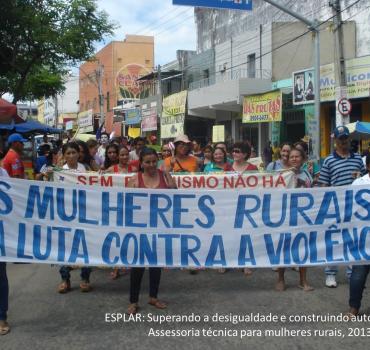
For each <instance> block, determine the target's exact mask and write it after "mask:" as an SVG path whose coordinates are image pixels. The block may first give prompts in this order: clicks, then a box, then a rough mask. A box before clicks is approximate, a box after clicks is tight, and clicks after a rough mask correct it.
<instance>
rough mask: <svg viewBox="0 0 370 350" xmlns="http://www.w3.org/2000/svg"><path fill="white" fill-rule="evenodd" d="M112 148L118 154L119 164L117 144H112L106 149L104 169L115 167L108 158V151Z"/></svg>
mask: <svg viewBox="0 0 370 350" xmlns="http://www.w3.org/2000/svg"><path fill="white" fill-rule="evenodd" d="M110 148H114V149H115V150H116V153H117V163H118V152H119V150H118V146H117V145H116V144H115V143H110V144H109V145H108V146H107V147H106V148H105V160H104V168H105V169H108V168H109V167H111V166H112V165H114V164H113V163H112V162H111V160H110V159H109V157H108V150H109V149H110Z"/></svg>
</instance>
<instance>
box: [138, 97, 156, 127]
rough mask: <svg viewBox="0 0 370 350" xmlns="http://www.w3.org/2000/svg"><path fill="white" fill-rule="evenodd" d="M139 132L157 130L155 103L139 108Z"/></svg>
mask: <svg viewBox="0 0 370 350" xmlns="http://www.w3.org/2000/svg"><path fill="white" fill-rule="evenodd" d="M141 116H142V120H141V130H142V131H143V132H146V131H154V130H157V103H156V102H152V103H151V104H149V105H148V104H145V105H142V106H141Z"/></svg>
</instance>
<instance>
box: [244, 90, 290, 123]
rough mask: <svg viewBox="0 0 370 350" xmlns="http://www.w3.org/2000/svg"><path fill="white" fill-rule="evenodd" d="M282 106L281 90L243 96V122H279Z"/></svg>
mask: <svg viewBox="0 0 370 350" xmlns="http://www.w3.org/2000/svg"><path fill="white" fill-rule="evenodd" d="M282 107H283V99H282V94H281V90H277V91H271V92H268V93H266V94H259V95H252V96H245V97H244V101H243V123H263V122H279V121H281V111H282Z"/></svg>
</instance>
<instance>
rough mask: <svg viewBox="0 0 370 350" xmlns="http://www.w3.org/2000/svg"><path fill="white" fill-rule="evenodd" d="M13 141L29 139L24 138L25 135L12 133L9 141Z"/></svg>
mask: <svg viewBox="0 0 370 350" xmlns="http://www.w3.org/2000/svg"><path fill="white" fill-rule="evenodd" d="M13 142H22V143H24V142H27V139H24V138H23V136H22V135H21V134H17V133H15V134H11V135H10V136H9V137H8V143H9V144H10V143H13Z"/></svg>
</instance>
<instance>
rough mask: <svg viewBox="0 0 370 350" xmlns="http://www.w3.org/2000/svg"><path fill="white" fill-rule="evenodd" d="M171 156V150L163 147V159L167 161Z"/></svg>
mask: <svg viewBox="0 0 370 350" xmlns="http://www.w3.org/2000/svg"><path fill="white" fill-rule="evenodd" d="M170 156H171V150H170V149H169V147H168V146H163V147H162V158H163V159H166V158H168V157H170Z"/></svg>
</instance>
